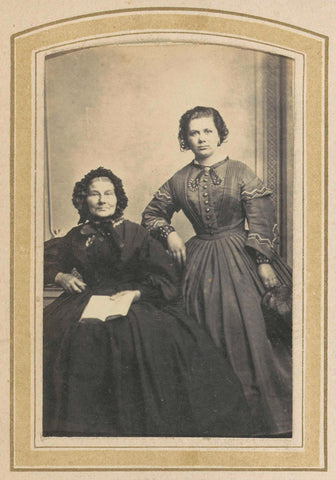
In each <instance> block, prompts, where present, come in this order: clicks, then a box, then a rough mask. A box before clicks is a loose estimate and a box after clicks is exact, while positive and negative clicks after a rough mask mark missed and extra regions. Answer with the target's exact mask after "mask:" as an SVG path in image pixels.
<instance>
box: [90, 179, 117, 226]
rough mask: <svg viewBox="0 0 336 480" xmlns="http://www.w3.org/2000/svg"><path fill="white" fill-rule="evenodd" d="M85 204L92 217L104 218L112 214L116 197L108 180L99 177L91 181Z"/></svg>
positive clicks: (115, 204)
mask: <svg viewBox="0 0 336 480" xmlns="http://www.w3.org/2000/svg"><path fill="white" fill-rule="evenodd" d="M87 204H88V207H89V211H90V213H91V215H93V216H94V217H98V218H106V217H109V216H111V215H113V214H114V212H115V209H116V206H117V197H116V195H115V193H114V185H113V183H112V182H111V180H110V179H109V178H107V177H99V178H94V179H93V180H92V182H91V183H90V185H89V189H88V196H87Z"/></svg>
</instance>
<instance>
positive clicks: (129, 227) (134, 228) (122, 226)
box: [115, 219, 149, 240]
mask: <svg viewBox="0 0 336 480" xmlns="http://www.w3.org/2000/svg"><path fill="white" fill-rule="evenodd" d="M115 229H116V231H117V232H119V233H120V234H121V233H122V232H123V236H124V237H133V238H134V237H136V238H137V239H139V240H141V239H144V238H145V237H148V236H149V232H148V231H147V230H146V229H145V228H144V227H142V226H141V225H140V224H139V223H136V222H133V221H131V220H127V219H124V220H123V221H122V222H121V223H119V224H118V225H116V227H115Z"/></svg>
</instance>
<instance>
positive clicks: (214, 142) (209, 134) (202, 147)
mask: <svg viewBox="0 0 336 480" xmlns="http://www.w3.org/2000/svg"><path fill="white" fill-rule="evenodd" d="M188 142H189V147H190V150H191V151H192V152H193V153H194V154H195V156H196V158H199V159H202V158H208V157H211V155H213V154H214V153H215V151H216V150H217V148H218V145H219V142H220V139H219V135H218V131H217V128H216V125H215V124H214V121H213V118H212V117H200V118H194V119H193V120H190V123H189V129H188Z"/></svg>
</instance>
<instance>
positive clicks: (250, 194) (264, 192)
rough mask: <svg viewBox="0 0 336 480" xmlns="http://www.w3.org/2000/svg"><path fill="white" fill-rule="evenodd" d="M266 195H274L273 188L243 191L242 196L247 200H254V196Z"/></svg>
mask: <svg viewBox="0 0 336 480" xmlns="http://www.w3.org/2000/svg"><path fill="white" fill-rule="evenodd" d="M266 195H272V190H270V189H269V188H267V187H262V188H255V189H254V190H252V191H251V192H242V194H241V196H242V198H244V199H246V200H252V199H253V198H259V197H264V196H266Z"/></svg>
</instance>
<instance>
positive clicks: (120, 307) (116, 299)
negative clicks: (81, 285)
mask: <svg viewBox="0 0 336 480" xmlns="http://www.w3.org/2000/svg"><path fill="white" fill-rule="evenodd" d="M135 295H136V292H133V291H127V292H120V293H116V294H115V295H113V296H112V297H109V296H108V295H92V297H91V298H90V300H89V302H88V304H87V305H86V307H85V309H84V311H83V313H82V316H81V318H80V319H79V321H80V322H81V321H83V320H84V319H88V318H96V319H97V318H98V319H99V320H101V321H103V322H105V321H106V320H110V319H113V318H117V317H124V316H125V315H127V313H128V311H129V309H130V306H131V305H132V302H133V299H134V297H135Z"/></svg>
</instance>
